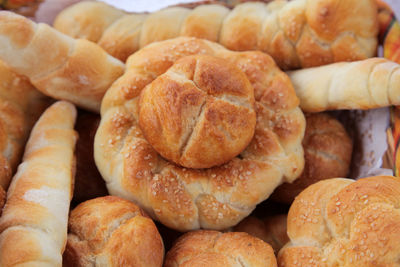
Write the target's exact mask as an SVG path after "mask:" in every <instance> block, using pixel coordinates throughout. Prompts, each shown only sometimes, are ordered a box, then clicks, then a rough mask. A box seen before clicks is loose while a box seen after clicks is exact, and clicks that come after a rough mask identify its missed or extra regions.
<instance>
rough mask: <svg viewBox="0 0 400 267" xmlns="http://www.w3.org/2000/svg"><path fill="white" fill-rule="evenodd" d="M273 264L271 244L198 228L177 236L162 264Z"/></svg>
mask: <svg viewBox="0 0 400 267" xmlns="http://www.w3.org/2000/svg"><path fill="white" fill-rule="evenodd" d="M178 266H179V267H189V266H190V267H197V266H198V267H200V266H213V267H230V266H232V267H233V266H252V267H261V266H265V267H273V266H277V264H276V258H275V255H274V251H273V250H272V248H271V246H270V245H268V244H267V243H265V242H264V241H262V240H261V239H258V238H255V237H253V236H251V235H249V234H246V233H238V232H231V233H221V232H217V231H206V230H199V231H194V232H189V233H186V234H184V235H183V236H181V237H180V238H179V239H178V240H177V242H176V243H175V245H174V246H173V247H172V248H171V250H170V251H168V253H167V255H166V259H165V263H164V267H178Z"/></svg>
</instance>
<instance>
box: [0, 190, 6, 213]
mask: <svg viewBox="0 0 400 267" xmlns="http://www.w3.org/2000/svg"><path fill="white" fill-rule="evenodd" d="M6 197H7V193H6V191H4V189H3V187H0V216H1V213H2V211H3V206H4V204H5V203H6Z"/></svg>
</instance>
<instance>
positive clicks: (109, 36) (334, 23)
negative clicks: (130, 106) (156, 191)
mask: <svg viewBox="0 0 400 267" xmlns="http://www.w3.org/2000/svg"><path fill="white" fill-rule="evenodd" d="M377 15H378V11H377V5H376V3H375V1H374V0H346V1H341V0H315V1H307V0H294V1H283V0H277V1H271V2H270V3H262V2H259V1H258V2H248V3H242V4H239V5H237V6H235V8H234V9H233V10H230V9H228V8H227V7H225V6H223V5H218V4H211V5H198V6H196V7H195V8H194V9H189V8H184V7H170V8H166V9H163V10H160V11H157V12H155V13H152V14H124V12H122V11H120V10H117V9H116V8H114V7H112V6H107V5H106V4H104V3H101V2H89V1H83V2H80V3H77V4H75V5H73V6H71V7H69V8H67V9H65V10H64V11H62V12H61V13H60V14H59V15H58V16H57V18H56V20H55V22H54V27H55V28H56V29H58V30H60V31H61V32H64V33H66V34H68V35H70V36H72V37H75V38H87V39H89V40H91V41H93V42H98V43H99V44H100V45H101V46H102V47H103V48H104V49H105V50H106V51H107V52H109V53H110V54H111V55H113V56H115V57H117V58H119V59H121V60H123V61H125V60H126V59H127V58H128V56H129V55H131V54H132V53H134V52H135V51H137V50H138V49H140V48H143V47H144V46H146V45H147V44H150V43H153V42H157V41H162V40H166V39H172V38H176V37H178V36H190V37H196V38H202V39H207V40H210V41H213V42H219V43H220V44H222V45H223V46H225V47H227V48H228V49H231V50H237V51H246V50H260V51H263V52H266V53H268V54H270V55H271V56H272V57H273V58H274V60H275V61H276V62H277V64H278V65H279V66H280V67H281V68H283V69H296V68H300V67H302V68H305V67H312V66H320V65H324V64H329V63H332V62H339V61H354V60H361V59H365V58H369V57H372V56H374V55H376V48H377V34H378V19H377Z"/></svg>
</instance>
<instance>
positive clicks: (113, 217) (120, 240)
mask: <svg viewBox="0 0 400 267" xmlns="http://www.w3.org/2000/svg"><path fill="white" fill-rule="evenodd" d="M163 258H164V246H163V241H162V239H161V236H160V234H159V232H158V230H157V228H156V226H155V224H154V223H153V221H152V220H151V219H150V218H149V217H148V216H147V215H146V214H145V212H144V211H143V210H142V209H140V208H139V207H138V206H136V205H135V204H133V203H132V202H129V201H127V200H124V199H122V198H118V197H113V196H106V197H100V198H95V199H92V200H88V201H86V202H83V203H81V204H80V205H78V206H77V207H76V208H75V209H74V210H72V211H71V214H70V218H69V230H68V243H67V247H66V250H65V253H64V255H63V266H71V267H84V266H93V265H98V266H109V267H117V266H154V267H157V266H159V267H160V266H162V263H163Z"/></svg>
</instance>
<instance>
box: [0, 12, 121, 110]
mask: <svg viewBox="0 0 400 267" xmlns="http://www.w3.org/2000/svg"><path fill="white" fill-rule="evenodd" d="M0 59H2V60H4V61H5V62H6V63H7V64H9V65H10V66H11V67H12V68H13V69H14V70H15V71H16V72H17V73H19V74H23V75H25V76H27V77H28V78H29V79H30V81H31V82H32V84H33V85H34V86H35V87H36V88H37V89H38V90H39V91H41V92H42V93H44V94H46V95H48V96H51V97H54V98H56V99H63V100H69V101H71V102H73V103H75V104H77V105H78V106H80V107H83V108H86V109H89V110H92V111H96V112H98V111H99V108H100V103H101V99H102V98H103V95H104V93H105V91H106V90H107V89H108V87H109V86H110V85H111V83H112V82H114V80H116V79H117V78H118V77H119V76H120V75H122V73H123V71H124V65H123V63H122V62H120V61H119V60H117V59H115V58H113V57H111V56H110V55H108V54H107V53H106V52H105V51H104V50H103V49H102V48H101V47H99V46H98V45H96V44H94V43H92V42H89V41H87V40H75V39H73V38H71V37H69V36H67V35H65V34H62V33H60V32H58V31H57V30H55V29H53V28H51V27H50V26H48V25H47V24H43V23H39V24H36V23H34V22H32V21H30V20H28V19H27V18H25V17H22V16H19V15H16V14H14V13H12V12H7V11H1V12H0Z"/></svg>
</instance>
